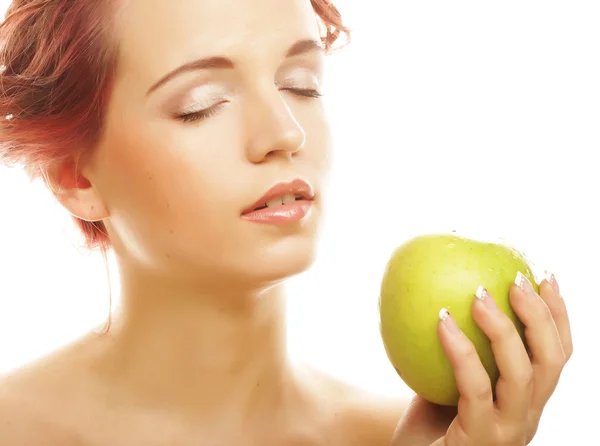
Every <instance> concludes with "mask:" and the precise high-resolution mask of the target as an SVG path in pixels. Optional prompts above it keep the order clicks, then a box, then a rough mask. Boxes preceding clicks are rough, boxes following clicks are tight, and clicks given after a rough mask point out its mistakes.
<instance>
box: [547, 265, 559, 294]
mask: <svg viewBox="0 0 600 446" xmlns="http://www.w3.org/2000/svg"><path fill="white" fill-rule="evenodd" d="M544 275H545V276H546V282H548V283H549V284H550V286H551V287H552V289H553V290H554V291H555V292H556V293H559V288H558V282H556V277H555V276H554V274H552V273H551V272H550V271H548V270H546V271H544Z"/></svg>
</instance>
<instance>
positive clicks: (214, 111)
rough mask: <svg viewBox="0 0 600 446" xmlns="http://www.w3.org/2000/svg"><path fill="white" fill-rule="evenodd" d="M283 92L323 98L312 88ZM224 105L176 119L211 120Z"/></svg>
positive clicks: (187, 121)
mask: <svg viewBox="0 0 600 446" xmlns="http://www.w3.org/2000/svg"><path fill="white" fill-rule="evenodd" d="M281 91H290V92H292V93H293V94H295V95H297V96H302V97H305V98H311V99H318V98H320V97H323V93H321V92H319V91H317V90H313V89H310V88H282V89H281ZM224 104H225V103H224V102H221V103H220V104H217V105H215V106H213V107H211V108H207V109H205V110H200V111H197V112H193V113H186V114H182V115H178V116H176V119H178V120H180V121H182V122H185V123H190V122H197V121H202V120H204V119H206V118H210V117H211V116H214V115H216V114H217V113H218V111H219V110H220V108H221V107H222V106H223V105H224Z"/></svg>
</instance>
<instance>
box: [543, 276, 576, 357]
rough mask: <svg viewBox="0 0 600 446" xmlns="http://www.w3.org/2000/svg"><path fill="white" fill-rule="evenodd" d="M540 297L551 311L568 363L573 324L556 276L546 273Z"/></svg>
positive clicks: (571, 350)
mask: <svg viewBox="0 0 600 446" xmlns="http://www.w3.org/2000/svg"><path fill="white" fill-rule="evenodd" d="M540 296H541V298H542V299H543V300H544V302H546V305H547V306H548V308H549V309H550V313H551V314H552V318H553V319H554V323H555V324H556V328H557V329H558V334H559V336H560V342H561V344H562V347H563V350H564V352H565V359H566V360H567V361H568V360H569V358H570V357H571V355H572V354H573V338H572V335H571V323H570V322H569V315H568V313H567V306H566V305H565V301H564V300H563V298H562V296H561V294H560V288H559V286H558V282H557V281H556V277H555V276H554V274H552V273H550V272H548V271H546V278H545V280H542V283H541V284H540Z"/></svg>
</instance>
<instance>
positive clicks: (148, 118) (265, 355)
mask: <svg viewBox="0 0 600 446" xmlns="http://www.w3.org/2000/svg"><path fill="white" fill-rule="evenodd" d="M121 5H122V9H121V10H119V14H118V21H119V22H118V27H117V29H118V30H119V33H116V34H115V35H114V38H115V39H117V40H118V44H119V49H120V61H119V69H118V73H117V77H116V81H115V84H114V89H113V90H112V93H111V97H110V102H109V106H108V113H107V117H106V122H105V131H104V135H103V137H102V139H101V141H100V142H99V143H98V145H97V146H96V147H94V148H93V149H94V150H93V155H92V156H91V157H89V159H86V160H83V161H82V162H81V163H79V164H77V170H74V169H72V168H69V167H71V166H69V164H68V161H67V162H65V163H64V164H59V165H55V166H51V168H50V169H49V170H48V172H47V174H48V175H47V176H48V180H49V182H50V185H51V187H52V190H53V192H54V193H55V196H56V198H57V200H58V201H59V202H60V203H61V204H62V206H64V208H65V209H66V210H67V211H68V212H70V213H71V214H73V215H75V216H78V217H79V218H82V219H84V220H90V221H94V220H102V221H103V222H104V223H105V225H106V227H107V230H108V234H109V236H110V240H111V242H112V245H113V250H114V255H115V259H116V262H117V265H118V268H119V273H120V285H121V290H120V291H121V292H120V295H121V296H120V300H121V302H122V304H121V306H120V308H119V310H118V311H117V312H116V313H115V314H114V317H113V324H112V326H111V328H110V331H109V332H108V333H106V334H98V333H90V334H88V335H86V336H84V337H82V338H81V339H78V340H77V341H75V342H73V343H72V344H70V345H68V346H65V347H64V348H62V349H61V350H59V351H57V352H54V353H53V354H51V355H49V356H47V357H45V358H42V359H40V360H38V361H36V362H34V363H32V364H29V365H27V366H24V367H22V368H20V369H19V370H17V371H15V372H13V373H12V374H11V375H10V376H7V377H5V378H4V379H3V380H2V381H0V444H18V445H21V446H28V445H31V446H34V445H35V446H39V445H40V444H44V445H50V446H54V445H57V446H75V445H86V446H87V445H111V446H121V445H123V446H133V445H144V446H153V445H156V446H159V445H160V446H164V445H174V444H177V445H198V444H211V445H216V446H218V445H233V444H235V445H240V446H245V445H257V446H258V445H260V446H271V445H272V446H275V445H278V446H279V445H290V446H302V445H313V446H315V445H316V446H318V445H323V446H325V445H327V446H331V445H340V446H389V445H390V444H391V442H392V437H393V436H394V432H396V434H395V439H394V440H393V441H394V443H393V444H394V445H411V446H419V445H423V446H428V445H430V444H432V443H434V442H437V443H435V444H436V445H439V444H447V445H452V446H454V445H474V444H477V445H478V446H492V445H499V444H503V445H505V446H506V445H510V446H513V445H521V444H525V440H526V439H528V438H529V437H530V436H532V435H533V433H534V432H535V428H536V426H537V420H538V419H539V414H540V413H541V410H542V408H543V404H542V403H543V402H545V400H546V399H547V398H548V397H549V396H550V394H551V393H552V391H553V389H554V385H555V384H556V381H557V379H558V375H559V374H560V370H561V369H562V366H563V365H564V362H565V359H566V358H567V357H568V356H569V355H570V351H571V348H572V347H571V344H570V337H569V335H568V321H567V319H566V313H564V306H563V304H562V300H559V298H558V291H556V292H553V291H552V288H551V287H550V286H549V285H547V284H546V285H544V284H542V292H541V293H542V298H543V299H544V301H545V302H546V303H547V305H546V304H544V303H543V302H542V300H539V302H538V301H535V300H531V299H530V300H525V299H524V297H523V296H522V295H520V294H519V292H513V295H512V298H513V301H514V303H515V306H516V310H518V312H519V315H520V316H522V317H523V319H524V321H525V323H526V324H527V326H528V337H529V338H530V342H531V346H532V352H533V363H530V362H528V361H526V360H525V359H524V358H525V357H524V356H523V353H522V351H524V350H523V346H522V345H520V344H519V345H516V342H515V336H514V333H513V332H512V331H511V330H510V327H508V326H507V324H506V321H505V319H503V318H502V317H501V315H498V314H494V313H493V312H491V311H490V312H486V311H487V310H485V309H484V307H483V306H480V304H479V303H476V305H475V307H474V310H475V312H474V314H475V317H476V318H477V320H478V322H479V323H480V324H481V326H482V327H484V329H485V331H486V333H487V334H488V335H489V336H490V337H491V338H492V339H493V341H494V344H495V346H496V355H497V357H498V361H499V363H500V364H501V368H502V373H503V378H502V381H501V383H500V384H499V389H498V390H499V395H500V396H502V398H500V399H499V401H498V403H499V405H498V406H497V407H496V406H494V405H493V403H492V402H491V399H490V397H489V395H490V392H489V389H488V387H489V383H488V385H487V387H486V385H485V376H483V374H482V373H481V367H478V361H477V358H476V357H475V356H473V355H472V350H470V348H469V343H468V342H467V341H466V340H465V339H463V338H461V336H460V335H459V334H457V335H452V334H451V333H450V331H449V330H448V327H449V324H450V322H449V320H446V321H445V322H441V323H440V339H441V341H442V342H443V344H444V346H445V348H446V350H447V352H448V354H449V356H450V357H451V358H452V360H453V363H454V364H455V369H456V372H457V377H458V379H459V382H460V388H461V392H462V395H463V397H462V399H461V404H460V407H459V411H458V416H457V418H456V419H455V420H454V421H452V416H453V414H440V413H439V411H438V408H434V407H432V406H430V405H428V404H425V403H424V402H422V401H420V400H418V399H416V400H415V402H414V403H413V404H412V405H411V406H410V408H409V409H408V410H407V411H406V413H405V409H406V407H407V405H408V402H406V401H395V400H392V399H390V400H382V399H380V398H375V397H373V396H371V395H369V394H368V393H367V392H364V391H362V390H360V389H355V388H352V387H350V386H348V385H346V384H343V383H340V382H337V381H336V380H335V379H332V378H330V377H328V376H326V375H325V374H323V373H321V372H319V371H318V370H315V369H313V368H312V367H309V366H306V365H303V364H298V363H296V362H292V361H291V360H290V359H289V358H288V354H287V350H286V336H285V334H286V326H285V317H284V316H285V305H284V303H285V299H284V283H285V279H287V278H289V277H292V276H295V275H297V274H299V273H301V272H303V271H305V270H306V269H307V268H309V267H310V265H311V264H312V261H313V258H314V255H315V248H316V245H317V243H316V240H317V234H318V228H319V224H318V223H319V220H320V216H321V209H322V207H323V203H322V191H323V185H324V182H325V179H326V175H327V171H328V162H329V158H330V144H329V140H330V137H329V128H328V125H327V119H326V116H325V112H324V107H323V103H322V100H321V99H320V98H319V97H317V96H318V95H316V94H314V93H320V92H321V91H322V89H323V58H324V54H323V51H322V50H320V49H319V48H318V47H317V46H315V45H310V44H306V43H304V44H300V45H299V46H298V45H297V43H298V42H306V41H317V42H318V41H319V37H320V34H319V29H318V27H317V23H316V20H315V14H314V11H313V10H312V7H311V5H310V2H309V1H308V0H286V1H281V0H219V1H213V0H178V1H170V2H166V1H164V0H123V1H122V2H121ZM290 50H292V51H291V52H290ZM215 56H218V57H221V59H218V63H212V64H210V67H204V68H203V69H195V70H191V71H186V72H184V73H181V74H180V75H178V76H176V77H173V78H171V79H170V80H169V81H168V82H166V83H163V84H161V85H160V86H157V87H155V86H156V85H157V82H158V81H160V80H161V79H164V77H165V76H166V75H167V74H168V73H171V72H172V71H173V70H175V69H177V67H179V66H181V65H183V64H186V63H189V62H190V61H194V60H198V59H204V58H207V57H215ZM222 58H226V59H228V60H224V59H222ZM213 62H215V61H214V60H213ZM349 94H352V92H349ZM207 112H208V114H207ZM200 116H202V117H201V118H200V119H196V118H199V117H200ZM368 125H372V124H368ZM298 176H301V177H303V178H305V179H307V180H308V181H310V182H311V183H312V184H313V186H314V188H315V191H316V194H317V195H316V200H315V203H314V206H313V208H314V209H313V212H312V213H311V215H310V217H309V218H307V219H306V220H305V221H303V222H301V223H298V224H293V225H287V226H284V227H273V226H266V225H260V224H256V223H252V222H248V221H245V220H244V219H242V218H241V217H240V214H241V212H242V210H243V209H245V208H246V207H247V206H248V205H249V204H251V203H253V202H254V201H255V200H256V199H257V198H258V197H260V196H261V195H262V194H263V193H264V192H265V191H266V189H267V188H268V187H270V186H271V185H272V184H273V183H274V182H275V181H280V180H291V179H294V178H296V177H298ZM82 299H85V296H82ZM548 308H550V311H549V310H548ZM551 315H552V316H553V318H552V317H551ZM557 326H558V327H559V330H557V328H556V327H557ZM557 333H560V335H561V337H560V339H559V337H558V335H557ZM507 346H509V347H507ZM509 348H510V349H515V350H514V352H513V353H511V354H510V358H508V357H507V356H508V355H507V353H506V351H507V350H508V349H509ZM519 349H521V350H519ZM519 351H521V353H520V356H521V359H522V360H521V361H520V362H518V363H516V362H515V361H514V357H515V355H518V354H519V353H518V352H519ZM532 370H533V373H532ZM532 376H533V381H531V380H530V379H529V378H531V377H532ZM532 383H533V384H532ZM516 388H519V389H520V388H524V389H531V390H528V391H530V393H531V395H532V397H531V401H532V402H533V401H534V400H535V404H529V403H526V402H525V401H524V399H523V398H522V397H521V396H518V395H517V396H515V395H514V394H515V393H516V392H513V391H512V389H516ZM514 398H516V399H514ZM525 406H527V410H526V409H525ZM483 408H485V409H486V410H483ZM483 413H487V414H488V416H487V417H486V423H484V424H483V425H482V424H481V423H474V422H473V417H474V414H478V415H481V414H483ZM403 414H404V417H403ZM399 420H401V422H400V424H398V421H399ZM449 426H450V430H449V431H448V434H447V435H446V437H445V439H444V440H438V438H440V437H442V436H443V435H444V434H445V433H446V430H447V429H448V427H449ZM506 439H510V441H512V442H506V441H505V442H504V443H500V440H506ZM513 440H514V441H513ZM440 441H441V443H440ZM444 442H445V443H444Z"/></svg>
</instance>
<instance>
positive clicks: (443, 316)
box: [439, 308, 460, 334]
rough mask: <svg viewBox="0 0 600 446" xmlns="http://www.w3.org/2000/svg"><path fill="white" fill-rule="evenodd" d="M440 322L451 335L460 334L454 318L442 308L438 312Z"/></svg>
mask: <svg viewBox="0 0 600 446" xmlns="http://www.w3.org/2000/svg"><path fill="white" fill-rule="evenodd" d="M439 317H440V320H441V321H442V322H443V323H444V326H445V327H446V328H447V329H448V331H449V332H450V333H452V334H458V333H460V328H459V327H458V325H457V324H456V321H455V320H454V318H453V317H452V316H451V315H450V312H449V311H448V310H446V309H445V308H442V309H441V310H440V312H439Z"/></svg>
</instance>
